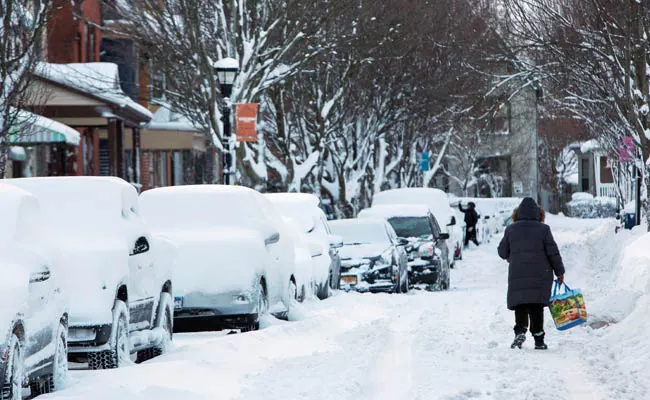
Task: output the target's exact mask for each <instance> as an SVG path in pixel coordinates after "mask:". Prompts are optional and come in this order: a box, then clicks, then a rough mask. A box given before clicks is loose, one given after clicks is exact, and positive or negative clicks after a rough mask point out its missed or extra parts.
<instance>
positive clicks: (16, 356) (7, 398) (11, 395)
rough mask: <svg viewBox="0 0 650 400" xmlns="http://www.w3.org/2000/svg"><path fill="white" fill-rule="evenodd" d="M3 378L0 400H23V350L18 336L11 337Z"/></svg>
mask: <svg viewBox="0 0 650 400" xmlns="http://www.w3.org/2000/svg"><path fill="white" fill-rule="evenodd" d="M7 354H8V356H9V357H8V358H7V363H6V365H5V376H4V377H3V381H2V400H22V398H23V385H22V382H23V375H24V364H23V349H22V346H21V344H20V340H19V339H18V336H16V335H15V334H13V335H11V339H9V345H8V349H7Z"/></svg>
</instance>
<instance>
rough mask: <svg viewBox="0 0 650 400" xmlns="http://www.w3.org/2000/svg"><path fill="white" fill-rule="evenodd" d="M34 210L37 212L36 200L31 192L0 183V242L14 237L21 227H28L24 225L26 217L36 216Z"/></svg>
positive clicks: (5, 241)
mask: <svg viewBox="0 0 650 400" xmlns="http://www.w3.org/2000/svg"><path fill="white" fill-rule="evenodd" d="M35 212H38V200H37V199H36V197H35V196H34V195H33V194H31V193H29V192H27V191H26V190H23V189H21V188H18V187H16V186H12V185H7V184H3V183H0V221H2V225H1V228H0V243H7V242H10V241H13V240H14V239H16V234H17V233H19V232H20V231H21V229H23V228H28V227H25V225H26V224H27V223H28V221H27V219H31V218H35V217H37V216H36V215H34V213H35ZM19 224H21V225H23V226H22V227H21V226H20V225H19ZM35 233H37V232H35Z"/></svg>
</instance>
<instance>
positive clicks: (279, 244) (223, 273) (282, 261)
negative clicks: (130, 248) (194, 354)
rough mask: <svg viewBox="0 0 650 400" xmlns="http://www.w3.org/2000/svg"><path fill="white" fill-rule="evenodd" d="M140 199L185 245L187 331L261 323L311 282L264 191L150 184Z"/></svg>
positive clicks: (182, 271)
mask: <svg viewBox="0 0 650 400" xmlns="http://www.w3.org/2000/svg"><path fill="white" fill-rule="evenodd" d="M140 200H141V204H142V212H143V215H144V218H145V220H146V221H147V223H148V224H149V226H150V227H151V229H152V230H153V231H154V232H155V233H157V234H159V235H162V236H164V237H166V238H167V239H169V240H170V241H171V242H172V243H174V244H175V246H176V248H177V258H176V262H175V264H174V268H175V269H174V294H175V297H174V308H175V309H174V320H175V323H176V324H177V327H178V328H179V330H193V329H195V328H194V327H195V326H197V325H198V328H201V327H202V326H203V327H205V326H214V327H215V328H217V329H218V328H228V329H241V330H244V331H247V330H255V329H258V328H259V324H260V316H262V315H263V314H265V313H267V312H268V311H269V310H270V309H271V310H273V309H275V305H276V304H277V303H283V304H284V305H285V306H286V307H290V305H291V302H292V301H294V300H295V299H296V298H297V297H299V293H302V292H304V291H306V290H307V289H308V288H309V286H308V285H309V279H310V278H309V277H305V274H303V273H301V271H300V270H299V269H298V268H297V266H296V258H295V257H296V255H295V253H296V249H295V246H294V241H293V239H292V233H291V232H290V231H289V229H290V227H289V226H288V225H287V223H286V222H285V221H283V220H282V217H281V216H280V214H279V213H278V212H277V211H276V210H275V208H274V207H273V205H272V204H271V202H269V200H268V199H266V198H265V197H264V196H263V195H262V194H260V193H258V192H257V191H255V190H252V189H249V188H245V187H241V186H224V185H196V186H192V185H188V186H175V187H165V188H158V189H152V190H148V191H145V192H144V193H142V194H141V195H140ZM309 268H311V267H309Z"/></svg>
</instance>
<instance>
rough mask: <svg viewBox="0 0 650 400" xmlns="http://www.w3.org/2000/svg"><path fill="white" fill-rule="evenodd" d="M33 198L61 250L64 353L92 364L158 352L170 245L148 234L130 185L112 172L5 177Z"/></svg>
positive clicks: (167, 297) (167, 323) (166, 321)
mask: <svg viewBox="0 0 650 400" xmlns="http://www.w3.org/2000/svg"><path fill="white" fill-rule="evenodd" d="M5 182H6V183H9V184H11V185H14V186H17V187H20V188H22V189H24V190H27V191H29V192H31V193H33V194H34V195H36V196H37V197H38V198H39V199H40V201H41V207H42V209H43V216H44V218H43V220H44V221H45V223H46V225H47V228H48V229H49V231H51V232H54V234H53V235H52V237H53V240H54V241H55V244H56V246H57V248H58V249H59V251H60V252H61V255H62V260H61V263H60V265H57V272H58V273H60V274H61V276H62V278H63V280H64V282H65V285H64V287H65V289H66V291H67V294H68V296H69V299H70V312H69V327H68V329H69V334H68V353H69V359H70V360H71V361H75V362H80V363H83V362H87V363H88V367H89V368H91V369H106V368H117V367H119V366H122V365H124V364H125V363H129V362H130V361H131V360H132V359H136V360H140V361H142V360H145V359H148V358H151V357H153V356H155V355H157V354H160V353H162V352H163V351H164V350H165V348H166V346H167V344H168V343H169V342H170V341H171V337H172V323H173V322H172V313H173V300H172V297H171V294H172V280H171V260H173V247H172V245H171V244H170V243H169V242H168V241H166V240H163V239H162V238H159V237H155V236H153V235H151V233H150V231H149V229H148V227H147V226H146V225H145V224H144V221H143V220H142V218H141V217H140V210H139V205H138V195H137V192H136V190H135V188H134V187H133V186H132V185H130V184H129V183H127V182H125V181H124V180H122V179H119V178H112V177H51V178H21V179H8V180H6V181H5Z"/></svg>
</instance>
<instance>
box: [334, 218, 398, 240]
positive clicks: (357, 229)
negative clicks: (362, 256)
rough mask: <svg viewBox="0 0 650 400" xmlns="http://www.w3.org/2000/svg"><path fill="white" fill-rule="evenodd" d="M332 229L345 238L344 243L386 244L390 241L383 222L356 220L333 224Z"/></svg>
mask: <svg viewBox="0 0 650 400" xmlns="http://www.w3.org/2000/svg"><path fill="white" fill-rule="evenodd" d="M331 229H332V233H333V234H335V235H338V236H341V237H342V238H343V244H344V245H361V244H373V243H382V244H386V243H388V242H389V240H388V235H387V233H386V229H385V228H384V226H383V225H381V224H376V223H364V222H362V221H355V222H353V223H345V224H340V223H336V224H332V226H331Z"/></svg>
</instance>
